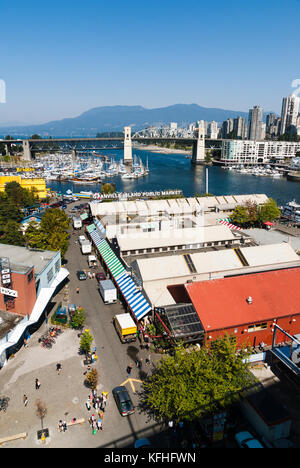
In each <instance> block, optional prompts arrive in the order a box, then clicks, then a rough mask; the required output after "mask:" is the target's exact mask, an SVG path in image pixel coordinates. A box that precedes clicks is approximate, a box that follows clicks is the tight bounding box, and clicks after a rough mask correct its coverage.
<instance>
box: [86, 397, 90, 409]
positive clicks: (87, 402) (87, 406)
mask: <svg viewBox="0 0 300 468" xmlns="http://www.w3.org/2000/svg"><path fill="white" fill-rule="evenodd" d="M85 406H86V409H87V410H88V411H90V410H91V403H90V399H89V398H88V399H87V401H86V403H85Z"/></svg>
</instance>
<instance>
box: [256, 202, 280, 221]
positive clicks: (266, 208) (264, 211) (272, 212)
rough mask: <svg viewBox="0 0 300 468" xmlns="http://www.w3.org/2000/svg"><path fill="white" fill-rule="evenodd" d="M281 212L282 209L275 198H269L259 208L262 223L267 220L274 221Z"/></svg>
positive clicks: (259, 217)
mask: <svg viewBox="0 0 300 468" xmlns="http://www.w3.org/2000/svg"><path fill="white" fill-rule="evenodd" d="M280 214H281V212H280V209H279V208H278V206H277V203H276V201H275V200H273V198H269V200H268V201H267V202H266V203H264V204H263V205H261V206H260V207H259V208H258V220H259V222H260V223H261V224H262V223H265V222H266V221H274V220H275V219H277V218H279V217H280Z"/></svg>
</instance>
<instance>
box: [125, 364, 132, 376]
mask: <svg viewBox="0 0 300 468" xmlns="http://www.w3.org/2000/svg"><path fill="white" fill-rule="evenodd" d="M131 371H132V364H129V366H127V369H126V372H127V377H130V375H131Z"/></svg>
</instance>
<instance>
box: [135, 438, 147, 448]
mask: <svg viewBox="0 0 300 468" xmlns="http://www.w3.org/2000/svg"><path fill="white" fill-rule="evenodd" d="M144 447H151V442H150V440H149V439H147V438H145V439H137V440H136V441H135V443H134V448H144Z"/></svg>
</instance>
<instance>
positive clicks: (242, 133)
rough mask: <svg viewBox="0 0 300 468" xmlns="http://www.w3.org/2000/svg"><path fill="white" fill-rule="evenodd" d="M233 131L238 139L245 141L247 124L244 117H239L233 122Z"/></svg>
mask: <svg viewBox="0 0 300 468" xmlns="http://www.w3.org/2000/svg"><path fill="white" fill-rule="evenodd" d="M233 130H234V132H235V135H236V138H237V139H240V140H244V139H245V138H247V123H246V119H244V117H241V116H239V117H237V118H236V119H234V120H233Z"/></svg>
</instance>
